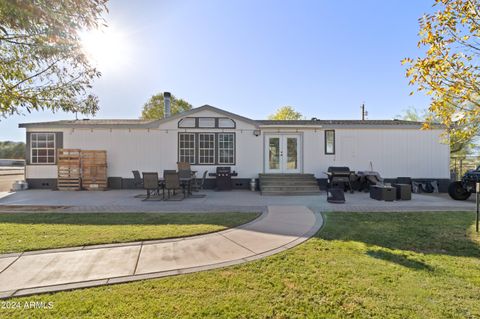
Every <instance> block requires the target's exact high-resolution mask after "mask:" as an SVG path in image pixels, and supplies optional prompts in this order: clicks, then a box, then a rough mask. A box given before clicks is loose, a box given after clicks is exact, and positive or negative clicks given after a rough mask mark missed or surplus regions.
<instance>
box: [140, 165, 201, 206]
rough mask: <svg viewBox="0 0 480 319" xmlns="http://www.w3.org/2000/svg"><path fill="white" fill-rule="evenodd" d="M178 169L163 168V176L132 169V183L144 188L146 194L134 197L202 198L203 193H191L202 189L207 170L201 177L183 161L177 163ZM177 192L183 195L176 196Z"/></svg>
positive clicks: (161, 198) (158, 198) (165, 198)
mask: <svg viewBox="0 0 480 319" xmlns="http://www.w3.org/2000/svg"><path fill="white" fill-rule="evenodd" d="M177 168H178V171H176V170H164V171H163V177H160V176H159V174H158V172H142V176H141V175H140V172H139V171H132V173H133V177H134V185H135V186H136V187H139V188H140V187H141V188H143V189H145V190H146V192H147V193H146V195H143V194H142V195H137V196H135V197H141V198H144V199H143V200H149V199H155V200H183V199H185V198H187V197H193V198H203V197H204V196H205V195H204V194H195V195H194V194H193V193H192V192H194V191H200V190H202V189H203V185H204V183H205V178H206V176H207V173H208V171H205V172H203V175H202V178H201V179H198V178H197V177H196V173H197V172H196V171H192V170H191V167H190V164H189V163H185V162H179V163H177ZM177 192H181V193H182V194H183V197H181V198H178V197H176V195H177Z"/></svg>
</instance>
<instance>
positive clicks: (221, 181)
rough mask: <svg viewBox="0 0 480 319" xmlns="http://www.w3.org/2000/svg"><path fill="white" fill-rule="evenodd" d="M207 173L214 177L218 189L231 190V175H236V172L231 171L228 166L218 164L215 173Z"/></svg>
mask: <svg viewBox="0 0 480 319" xmlns="http://www.w3.org/2000/svg"><path fill="white" fill-rule="evenodd" d="M208 175H209V176H215V177H216V182H217V190H218V191H229V190H232V176H237V175H238V174H237V173H235V172H232V171H231V168H230V167H228V166H219V167H217V172H216V173H213V174H212V173H210V174H208Z"/></svg>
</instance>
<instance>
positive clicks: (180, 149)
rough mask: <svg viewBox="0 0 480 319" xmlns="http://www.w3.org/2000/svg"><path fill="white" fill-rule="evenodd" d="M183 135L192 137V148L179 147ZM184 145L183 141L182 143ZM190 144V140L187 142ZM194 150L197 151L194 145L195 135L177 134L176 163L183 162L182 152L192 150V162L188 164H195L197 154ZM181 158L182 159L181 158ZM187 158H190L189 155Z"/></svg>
mask: <svg viewBox="0 0 480 319" xmlns="http://www.w3.org/2000/svg"><path fill="white" fill-rule="evenodd" d="M185 135H190V136H192V137H193V148H191V147H183V148H182V147H181V144H180V143H181V142H182V136H185ZM183 142H184V143H185V141H183ZM189 142H190V140H189ZM196 149H197V145H196V139H195V133H179V134H178V161H179V162H185V155H182V150H189V151H191V150H193V162H191V161H190V162H188V163H190V164H195V159H196V158H197V154H196V153H197V152H196ZM182 156H183V158H182ZM188 157H191V156H190V155H188Z"/></svg>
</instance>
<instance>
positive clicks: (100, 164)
mask: <svg viewBox="0 0 480 319" xmlns="http://www.w3.org/2000/svg"><path fill="white" fill-rule="evenodd" d="M81 166H82V188H83V189H86V190H90V191H93V190H105V189H106V188H107V151H82V152H81Z"/></svg>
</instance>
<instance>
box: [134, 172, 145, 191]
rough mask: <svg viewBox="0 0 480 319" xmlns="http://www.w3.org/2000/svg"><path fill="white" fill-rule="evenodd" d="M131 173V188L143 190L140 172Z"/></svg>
mask: <svg viewBox="0 0 480 319" xmlns="http://www.w3.org/2000/svg"><path fill="white" fill-rule="evenodd" d="M132 173H133V186H135V188H143V179H142V177H141V176H140V172H139V171H132Z"/></svg>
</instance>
